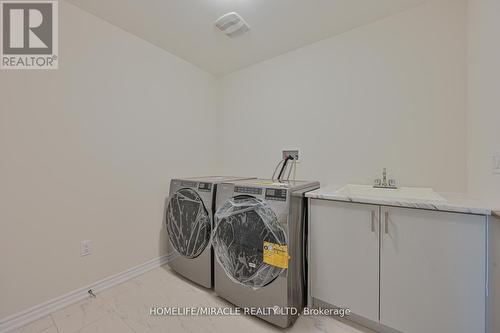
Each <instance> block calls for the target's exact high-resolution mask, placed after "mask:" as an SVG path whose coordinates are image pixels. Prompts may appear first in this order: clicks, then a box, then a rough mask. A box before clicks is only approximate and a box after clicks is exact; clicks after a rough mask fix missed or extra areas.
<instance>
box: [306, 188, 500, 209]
mask: <svg viewBox="0 0 500 333" xmlns="http://www.w3.org/2000/svg"><path fill="white" fill-rule="evenodd" d="M340 188H341V186H340V187H334V186H329V187H325V188H320V189H317V190H314V191H311V192H308V193H306V197H308V198H314V199H325V200H335V201H345V202H358V203H366V204H374V205H385V206H395V207H406V208H419V209H429V210H438V211H446V212H456V213H466V214H478V215H491V214H492V209H491V207H488V206H487V205H485V204H482V203H481V202H479V201H477V200H474V199H471V198H468V197H467V196H465V195H463V194H457V193H438V194H439V195H440V196H442V197H443V198H444V199H445V200H444V201H433V200H416V199H415V200H414V199H406V198H384V197H369V196H356V195H352V194H345V193H341V192H339V190H340ZM497 213H500V212H497ZM499 216H500V214H499Z"/></svg>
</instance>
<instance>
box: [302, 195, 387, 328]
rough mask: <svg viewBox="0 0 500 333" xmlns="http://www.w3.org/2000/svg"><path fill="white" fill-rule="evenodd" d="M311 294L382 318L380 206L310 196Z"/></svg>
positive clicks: (358, 313) (334, 303) (374, 317)
mask: <svg viewBox="0 0 500 333" xmlns="http://www.w3.org/2000/svg"><path fill="white" fill-rule="evenodd" d="M310 203H311V204H310V210H311V211H310V217H311V219H310V221H309V231H310V235H309V236H310V237H309V240H310V241H309V250H310V256H309V257H310V260H311V262H310V270H311V272H310V277H311V281H310V283H311V296H312V297H314V298H315V299H319V300H321V301H324V302H327V303H330V304H332V305H335V306H341V307H346V308H349V309H351V311H352V312H353V313H355V314H357V315H360V316H363V317H365V318H368V319H370V320H374V321H378V319H379V313H378V308H379V304H378V301H379V230H380V226H379V216H380V208H379V206H373V205H363V204H354V203H344V202H336V201H327V200H318V199H311V200H310Z"/></svg>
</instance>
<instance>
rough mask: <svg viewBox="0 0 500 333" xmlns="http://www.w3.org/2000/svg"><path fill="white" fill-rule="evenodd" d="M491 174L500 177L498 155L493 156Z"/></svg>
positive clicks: (499, 159)
mask: <svg viewBox="0 0 500 333" xmlns="http://www.w3.org/2000/svg"><path fill="white" fill-rule="evenodd" d="M493 173H494V174H497V175H500V155H495V156H493Z"/></svg>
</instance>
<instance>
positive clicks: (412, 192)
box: [338, 184, 446, 201]
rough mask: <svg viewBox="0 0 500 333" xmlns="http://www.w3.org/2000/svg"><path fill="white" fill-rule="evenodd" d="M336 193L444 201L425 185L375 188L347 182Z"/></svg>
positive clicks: (377, 197) (366, 196)
mask: <svg viewBox="0 0 500 333" xmlns="http://www.w3.org/2000/svg"><path fill="white" fill-rule="evenodd" d="M338 193H339V194H341V195H346V196H350V197H351V196H354V197H363V198H376V199H384V198H387V199H402V200H421V201H446V199H444V198H443V197H442V196H440V195H439V194H437V193H436V192H435V191H434V190H433V189H432V188H427V187H399V188H397V189H388V188H375V187H373V186H369V185H353V184H349V185H346V186H344V187H342V188H341V189H340V190H338Z"/></svg>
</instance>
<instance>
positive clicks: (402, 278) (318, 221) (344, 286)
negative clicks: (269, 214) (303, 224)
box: [309, 199, 487, 333]
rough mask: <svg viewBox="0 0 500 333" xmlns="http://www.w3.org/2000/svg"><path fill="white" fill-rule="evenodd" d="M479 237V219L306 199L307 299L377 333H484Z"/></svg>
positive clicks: (483, 230) (482, 234)
mask: <svg viewBox="0 0 500 333" xmlns="http://www.w3.org/2000/svg"><path fill="white" fill-rule="evenodd" d="M372 226H373V227H372ZM486 236H487V218H486V216H480V215H470V214H459V213H448V212H441V211H430V210H421V209H410V208H399V207H384V206H378V205H366V204H357V203H347V202H339V201H331V200H322V199H310V221H309V262H310V265H309V270H310V275H309V277H310V281H309V282H310V297H312V298H313V299H314V300H315V301H316V300H318V301H321V302H326V303H329V304H331V305H334V306H342V307H347V308H350V309H351V311H352V313H354V314H356V315H358V316H361V317H363V318H366V319H369V320H371V321H372V322H373V324H375V325H379V326H378V327H379V328H380V329H381V330H383V327H390V328H392V329H396V330H398V331H401V332H404V333H422V332H428V333H472V332H474V333H482V332H485V329H486V328H485V323H486V244H487V241H486Z"/></svg>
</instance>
